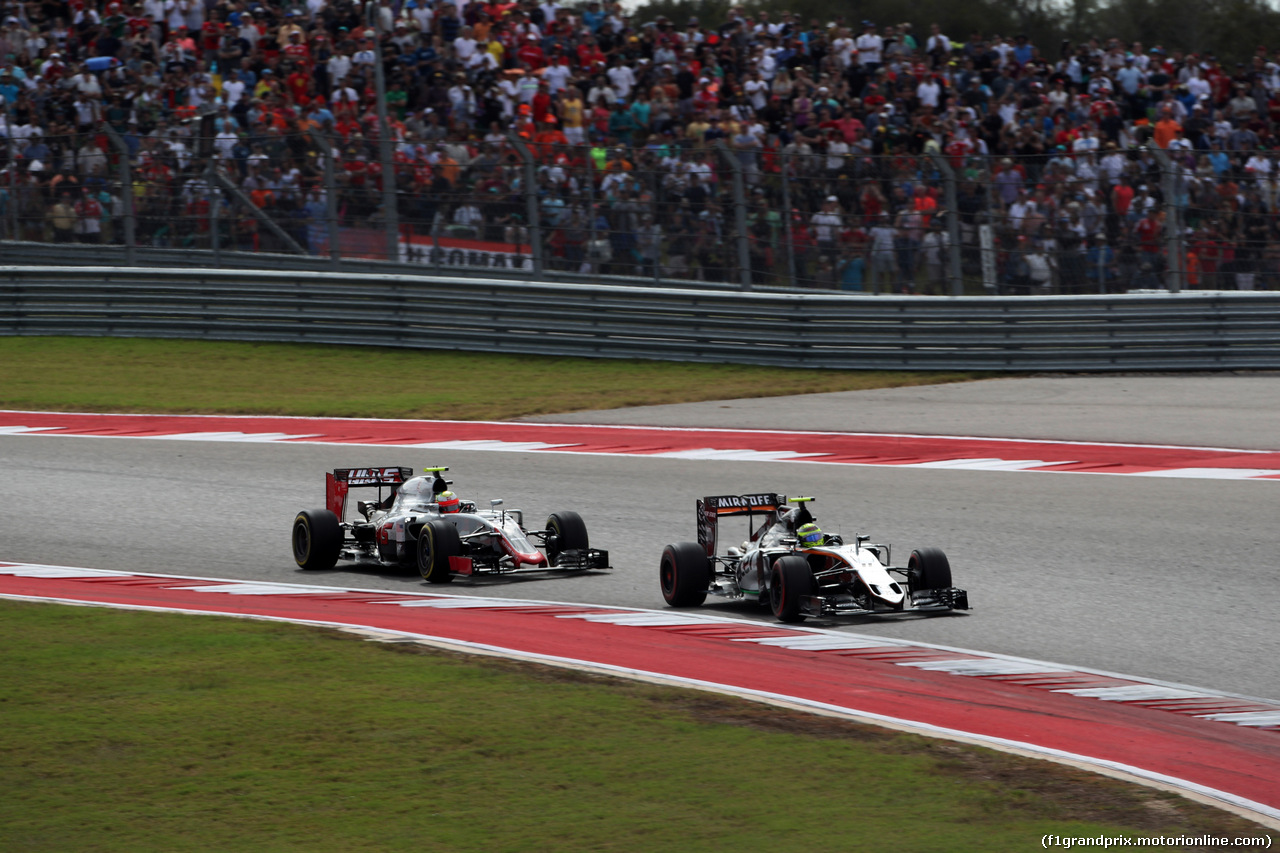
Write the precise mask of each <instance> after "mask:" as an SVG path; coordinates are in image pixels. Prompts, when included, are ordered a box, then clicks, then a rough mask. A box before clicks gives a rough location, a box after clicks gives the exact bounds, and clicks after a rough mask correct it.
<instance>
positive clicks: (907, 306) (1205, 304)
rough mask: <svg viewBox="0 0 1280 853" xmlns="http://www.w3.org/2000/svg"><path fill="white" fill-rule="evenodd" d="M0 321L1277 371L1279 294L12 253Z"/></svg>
mask: <svg viewBox="0 0 1280 853" xmlns="http://www.w3.org/2000/svg"><path fill="white" fill-rule="evenodd" d="M0 334H5V335H86V336H89V335H91V336H115V337H156V338H191V339H204V340H240V341H279V342H295V343H320V344H350V345H365V346H393V347H408V348H421V349H450V350H472V351H485V352H507V353H518V354H533V355H551V356H587V357H600V358H649V359H663V360H674V361H700V362H728V363H738V364H761V365H777V366H784V367H811V368H838V369H928V370H969V371H987V370H990V371H1046V370H1047V371H1132V370H1223V369H1277V368H1280V293H1271V292H1254V293H1247V292H1246V293H1210V292H1184V293H1181V294H1169V293H1153V294H1149V295H1148V294H1127V295H1119V296H1106V297H1100V296H1079V297H1035V296H1032V297H1028V296H1018V297H972V298H971V297H960V298H956V297H920V296H912V297H899V296H879V297H874V296H862V295H842V294H832V293H795V292H792V293H768V292H761V291H752V292H748V293H744V292H741V291H735V292H723V291H716V290H706V289H695V288H677V287H654V286H650V287H628V286H615V285H602V284H592V285H587V284H569V283H540V282H525V281H511V280H501V279H481V278H461V277H447V278H446V277H431V276H409V275H390V274H379V275H369V274H355V273H351V274H347V273H324V272H318V271H316V272H307V273H299V272H287V271H262V270H226V269H223V270H212V269H176V268H175V269H162V268H142V267H133V268H119V267H87V266H86V267H48V266H7V267H0Z"/></svg>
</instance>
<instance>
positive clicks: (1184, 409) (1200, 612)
mask: <svg viewBox="0 0 1280 853" xmlns="http://www.w3.org/2000/svg"><path fill="white" fill-rule="evenodd" d="M1020 383H1021V385H1020ZM1054 383H1059V384H1057V385H1055V384H1054ZM1020 388H1021V389H1022V390H1021V392H1020ZM725 407H728V408H725ZM1277 412H1280V377H1276V376H1271V375H1257V376H1222V377H1218V376H1190V377H1088V378H1053V377H1049V378H1034V379H1025V380H1022V379H1006V380H993V381H990V382H982V383H973V384H969V385H952V386H941V387H938V388H931V389H897V390H895V391H881V392H855V393H853V394H848V395H818V396H816V397H811V398H791V399H786V400H774V401H769V402H765V401H731V402H727V403H721V404H716V403H711V404H702V405H700V406H692V407H654V408H653V409H650V410H630V411H625V412H613V413H588V414H586V415H579V416H575V417H574V418H573V419H574V420H578V421H582V422H590V421H598V422H604V421H606V420H607V421H609V422H615V423H655V424H677V423H681V424H690V425H706V424H715V425H719V426H734V427H757V428H784V429H785V428H790V429H848V430H862V431H881V430H883V431H896V432H913V433H932V434H943V433H947V434H965V435H988V436H1001V435H1003V436H1016V437H1027V438H1061V439H1076V440H1086V439H1087V440H1095V441H1121V442H1140V441H1148V442H1165V443H1180V444H1194V445H1198V446H1215V447H1239V448H1252V449H1266V450H1275V449H1277V448H1278V447H1280V430H1277V429H1276V427H1277V426H1278V425H1280V417H1278V416H1277ZM554 420H561V421H564V420H569V418H554ZM837 424H843V426H837ZM1268 436H1270V437H1271V439H1272V440H1270V441H1268ZM0 464H3V466H4V471H5V486H4V488H3V489H2V490H0V517H3V519H4V523H3V525H0V558H2V559H4V560H13V561H22V562H29V563H45V564H57V565H66V566H86V567H95V568H103V569H118V570H125V571H141V572H159V573H175V574H191V575H200V576H204V577H225V578H235V579H254V580H272V581H284V582H301V583H317V584H324V585H330V586H345V587H360V588H385V589H390V590H406V589H416V590H425V589H426V585H425V584H424V583H423V582H422V581H421V580H420V579H419V578H417V577H409V576H396V575H385V574H380V573H378V572H376V571H375V572H367V571H353V570H350V569H343V568H339V569H338V570H335V571H333V572H327V573H321V574H307V573H303V572H300V571H298V570H297V569H296V567H295V566H294V564H293V561H292V559H291V556H290V554H289V540H288V532H289V525H290V522H291V521H292V518H293V516H294V513H295V512H296V511H297V510H298V509H301V508H305V507H312V506H320V505H323V496H324V489H323V481H324V472H325V470H326V469H332V468H334V467H347V466H363V465H392V464H409V465H413V466H415V467H419V468H420V467H422V466H424V465H433V464H443V465H449V466H450V467H451V469H452V470H451V472H450V474H449V476H450V477H452V478H453V479H454V480H455V490H456V491H458V492H459V493H460V494H461V495H462V496H463V497H467V498H471V499H474V500H477V501H478V502H484V501H485V500H487V499H489V498H493V497H501V498H504V499H505V501H506V506H507V507H508V508H522V509H524V510H526V512H527V513H528V514H529V518H530V519H531V520H532V521H534V522H537V521H540V520H541V519H542V518H543V517H545V515H546V514H547V513H549V512H552V511H555V510H561V509H575V510H578V511H580V512H581V513H582V514H583V515H584V517H585V518H586V519H587V522H588V525H589V528H590V532H591V538H592V544H593V545H596V546H597V547H603V548H608V549H609V550H610V552H611V556H612V558H613V564H614V566H615V567H616V568H615V569H614V570H613V571H612V572H609V573H597V574H592V575H587V576H578V577H567V578H549V579H534V578H530V577H525V578H519V579H504V580H500V581H483V582H475V583H466V582H455V583H454V584H452V585H451V586H450V587H449V588H448V590H447V591H448V592H449V593H450V594H476V595H484V596H488V597H508V598H525V599H543V600H563V601H569V602H582V603H590V604H612V605H620V606H629V607H645V608H655V609H658V608H662V607H664V604H663V602H662V599H661V596H660V594H659V592H658V587H657V579H656V564H657V559H658V555H659V553H660V552H661V549H662V546H663V545H664V544H666V543H667V542H669V541H679V540H685V539H693V538H694V527H693V522H694V518H693V504H694V500H695V498H697V497H698V496H700V495H707V494H727V493H735V492H747V491H757V490H776V491H780V492H785V493H788V494H793V495H794V494H801V493H803V494H813V495H816V496H818V498H819V501H818V503H817V504H816V506H815V514H816V515H818V517H819V519H820V520H821V521H822V522H823V526H824V529H826V530H828V531H832V532H842V533H844V534H845V535H846V536H848V535H851V534H853V533H854V532H865V533H869V534H871V535H873V537H874V538H875V539H876V540H877V541H887V542H890V543H892V544H893V545H894V547H895V555H896V556H897V557H898V558H899V560H904V559H905V555H906V553H908V552H909V551H910V549H911V548H913V547H920V546H935V547H940V548H942V549H944V550H945V551H946V552H947V553H948V555H949V556H950V558H951V562H952V567H953V571H954V574H955V580H956V583H957V585H959V586H963V587H965V588H967V589H968V590H969V594H970V600H971V602H972V603H973V605H974V608H975V609H974V610H973V611H971V612H969V613H966V614H957V615H950V616H941V617H937V616H934V617H924V618H922V617H920V616H914V615H911V614H906V615H903V616H897V617H892V618H889V619H885V618H877V619H849V620H841V621H839V622H830V623H815V622H813V621H812V620H811V621H810V622H809V623H807V624H811V625H816V626H819V627H828V628H836V629H846V630H850V631H855V632H857V633H861V634H872V635H882V636H886V637H895V638H902V639H909V640H919V641H924V642H931V643H940V644H945V645H948V646H955V647H963V648H972V649H978V650H983V651H992V652H1000V653H1004V654H1011V655H1018V656H1021V657H1028V658H1034V659H1038V660H1046V661H1055V662H1061V663H1065V664H1070V665H1073V666H1079V667H1088V668H1093V669H1101V670H1108V671H1112V672H1118V673H1127V674H1133V675H1139V676H1144V677H1148V678H1156V679H1161V680H1165V681H1173V682H1181V683H1185V684H1191V685H1197V686H1203V687H1208V688H1214V689H1218V690H1225V691H1229V692H1233V693H1238V694H1244V695H1249V696H1255V697H1261V698H1280V632H1277V631H1276V629H1275V624H1276V617H1275V614H1276V612H1277V607H1278V605H1280V580H1278V579H1277V577H1276V571H1277V558H1276V555H1277V551H1278V550H1280V549H1278V548H1277V539H1278V538H1280V537H1278V536H1277V533H1276V529H1277V525H1276V521H1275V519H1276V516H1277V512H1276V507H1277V498H1280V491H1278V490H1280V482H1276V481H1274V480H1244V481H1240V480H1214V479H1172V478H1170V479H1166V478H1157V477H1128V476H1098V475H1063V474H1056V475H1055V474H1047V473H1027V472H1018V473H1015V472H1001V471H966V470H948V469H937V470H923V469H918V468H892V467H861V466H846V465H832V466H827V465H805V464H795V463H786V462H736V461H697V460H687V459H658V458H642V457H634V456H585V455H571V454H554V453H510V452H504V453H490V452H474V451H461V450H449V451H440V450H431V451H424V450H420V449H396V448H386V447H332V446H319V445H305V444H293V445H290V444H252V443H242V444H237V443H210V442H192V441H173V440H145V439H139V440H107V439H83V438H59V437H40V436H30V435H0ZM705 609H706V610H707V611H708V612H721V613H724V614H727V615H733V616H737V617H747V618H760V619H765V620H769V619H771V617H767V616H766V615H765V614H763V613H761V612H759V611H756V610H754V609H752V608H749V607H747V606H743V605H720V606H708V607H707V608H705Z"/></svg>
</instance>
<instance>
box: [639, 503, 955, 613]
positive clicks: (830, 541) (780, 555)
mask: <svg viewBox="0 0 1280 853" xmlns="http://www.w3.org/2000/svg"><path fill="white" fill-rule="evenodd" d="M812 500H813V498H794V499H793V500H792V503H795V504H796V506H795V507H789V506H787V505H786V504H787V498H786V496H785V495H777V494H772V493H770V494H759V495H721V496H718V497H707V498H703V499H702V500H700V501H698V541H697V542H682V543H679V544H676V545H668V546H667V547H666V549H665V550H664V551H663V552H662V562H661V564H660V566H659V579H660V581H661V584H662V596H663V598H665V599H666V600H667V603H668V604H670V605H671V606H672V607H694V606H697V605H699V604H701V603H702V602H703V601H704V600H706V597H707V596H708V595H720V596H724V597H726V598H731V599H738V598H741V599H748V600H755V601H758V602H760V603H761V604H768V605H769V607H770V609H772V610H773V614H774V615H775V616H776V617H778V619H780V620H782V621H783V622H801V621H803V620H804V619H805V618H806V617H808V616H834V615H839V614H847V613H858V614H863V613H887V612H898V611H902V610H905V609H907V608H908V607H910V609H912V610H968V609H969V597H968V594H967V593H966V592H965V591H964V590H963V589H956V588H955V587H953V586H952V585H951V565H950V563H948V562H947V557H946V555H945V554H943V553H942V552H941V551H939V550H938V549H936V548H921V549H918V550H916V551H912V552H911V558H910V559H909V560H908V561H907V565H906V566H905V567H897V566H893V565H892V563H891V561H890V556H889V552H890V549H889V546H888V545H877V544H873V543H871V542H870V541H869V537H867V536H856V537H854V542H853V543H852V544H845V543H844V541H843V540H842V539H841V537H839V536H833V535H825V536H824V535H823V534H821V532H820V531H818V532H817V533H816V536H812V538H814V539H815V540H816V541H815V543H814V544H812V545H810V544H805V543H802V542H801V541H800V538H799V535H798V534H797V530H799V529H800V528H802V527H803V526H805V525H810V526H812V523H813V515H812V514H811V513H810V512H809V507H808V503H809V502H810V501H812ZM739 515H745V516H747V527H748V534H749V538H748V540H747V541H745V542H743V543H742V545H741V546H734V547H729V548H727V549H725V553H724V554H723V555H719V554H717V547H716V544H717V540H718V538H719V534H720V520H721V519H722V518H726V517H730V516H739ZM757 520H758V521H759V525H760V526H759V527H756V522H757ZM810 529H812V530H814V531H816V530H817V528H816V527H811V528H810ZM805 532H808V531H805ZM890 573H893V574H897V575H899V576H901V578H902V581H905V583H906V586H905V589H904V587H903V583H902V582H901V581H899V580H895V579H894V578H893V577H892V576H891V574H890Z"/></svg>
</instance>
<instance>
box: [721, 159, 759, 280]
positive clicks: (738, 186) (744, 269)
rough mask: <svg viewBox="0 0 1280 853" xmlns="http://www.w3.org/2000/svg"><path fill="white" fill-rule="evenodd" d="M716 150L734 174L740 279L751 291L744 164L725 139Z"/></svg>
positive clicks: (734, 201) (734, 202)
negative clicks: (739, 160)
mask: <svg viewBox="0 0 1280 853" xmlns="http://www.w3.org/2000/svg"><path fill="white" fill-rule="evenodd" d="M716 149H717V150H718V151H719V152H720V156H721V157H723V158H724V161H725V162H726V163H728V164H729V170H730V171H731V172H733V221H734V230H736V231H737V232H738V234H737V238H736V242H737V244H738V279H739V282H740V284H741V287H742V289H743V290H750V289H751V246H750V243H749V242H748V240H747V188H746V184H745V182H744V181H743V179H742V164H741V163H739V162H738V158H737V157H735V156H734V154H733V150H732V149H731V148H729V146H728V145H725V143H724V140H723V139H717V140H716Z"/></svg>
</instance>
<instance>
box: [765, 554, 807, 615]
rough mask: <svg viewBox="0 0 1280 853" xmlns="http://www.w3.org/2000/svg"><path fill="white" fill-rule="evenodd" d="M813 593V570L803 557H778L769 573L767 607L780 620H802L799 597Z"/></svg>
mask: <svg viewBox="0 0 1280 853" xmlns="http://www.w3.org/2000/svg"><path fill="white" fill-rule="evenodd" d="M806 595H813V571H812V570H811V569H810V568H809V561H808V560H806V559H805V558H804V557H797V556H794V555H793V556H789V557H779V558H778V559H777V560H775V561H774V563H773V572H772V573H770V575H769V608H770V609H771V610H772V611H773V615H774V616H776V617H778V621H780V622H803V621H804V620H805V616H804V614H803V613H801V612H800V605H801V599H802V598H803V597H804V596H806Z"/></svg>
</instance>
